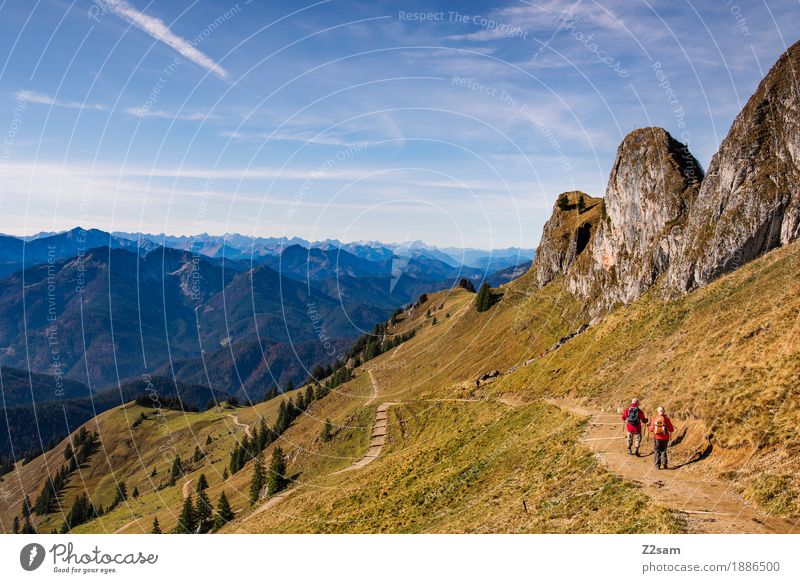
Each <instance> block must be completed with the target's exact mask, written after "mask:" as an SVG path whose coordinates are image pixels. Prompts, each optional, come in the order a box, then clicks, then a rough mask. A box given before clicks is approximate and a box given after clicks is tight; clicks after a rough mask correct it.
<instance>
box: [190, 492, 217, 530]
mask: <svg viewBox="0 0 800 583" xmlns="http://www.w3.org/2000/svg"><path fill="white" fill-rule="evenodd" d="M194 512H195V521H196V523H197V529H198V532H200V533H206V532H208V531H209V530H211V527H212V526H213V521H212V519H213V516H214V509H213V508H212V507H211V500H209V499H208V494H206V492H205V490H201V491H200V493H198V494H197V504H195V506H194Z"/></svg>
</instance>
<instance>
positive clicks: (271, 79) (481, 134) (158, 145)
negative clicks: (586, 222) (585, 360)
mask: <svg viewBox="0 0 800 583" xmlns="http://www.w3.org/2000/svg"><path fill="white" fill-rule="evenodd" d="M799 38H800V4H798V2H797V1H796V0H792V1H788V0H786V1H771V2H766V3H763V2H744V1H743V0H740V1H739V2H738V3H737V2H734V1H730V2H728V1H726V0H720V1H715V2H687V1H685V0H670V1H663V2H662V1H650V2H644V1H642V2H639V1H636V0H629V1H625V2H622V1H598V2H592V1H580V2H563V1H558V0H548V1H545V2H537V3H534V2H520V1H511V2H430V1H429V2H405V1H402V2H382V1H372V2H357V1H341V0H331V1H330V2H316V3H314V2H309V3H304V2H297V1H292V2H289V1H284V2H280V1H276V2H259V1H258V0H254V1H252V2H249V3H248V2H247V1H246V0H241V1H239V2H227V1H221V2H216V1H213V2H212V1H207V2H206V1H203V2H201V1H196V2H188V1H184V0H173V1H170V2H149V3H148V2H145V1H141V0H114V1H111V0H108V1H105V0H95V1H88V0H75V1H74V2H69V1H64V0H40V1H38V2H33V1H31V2H22V1H16V2H3V3H2V6H1V7H0V46H2V50H0V57H1V58H2V68H1V69H0V133H2V134H3V149H2V153H1V154H0V232H6V233H14V234H29V233H33V232H37V231H41V230H60V229H66V228H70V227H73V226H75V225H78V224H80V225H82V226H85V227H88V226H94V227H99V228H103V229H108V230H128V231H144V232H168V233H171V234H191V233H198V232H209V233H224V232H240V233H244V234H256V235H262V236H266V235H283V234H289V235H298V236H302V237H306V238H309V239H325V238H338V239H342V240H359V239H379V240H383V241H401V240H408V239H422V240H425V241H427V242H429V243H432V244H438V245H455V246H474V247H483V248H489V247H494V248H497V247H505V246H512V245H513V246H526V247H535V246H536V244H537V243H538V239H539V235H540V233H541V227H542V225H543V223H544V222H545V221H546V220H547V218H548V216H549V215H550V210H551V208H552V205H553V201H554V200H555V198H556V196H557V195H558V193H560V192H563V191H566V190H573V189H580V190H583V191H585V192H588V193H589V194H592V195H595V196H601V195H602V194H603V191H604V188H605V183H606V180H607V178H608V173H609V171H610V168H611V166H612V163H613V159H614V153H615V151H616V148H617V146H618V145H619V142H620V141H621V140H622V138H623V137H624V135H625V134H626V133H627V132H629V131H631V130H633V129H635V128H637V127H644V126H649V125H656V126H662V127H664V128H666V129H667V130H668V131H670V132H671V133H672V134H673V135H674V136H675V137H677V138H679V139H682V141H686V142H688V143H689V145H690V148H691V149H692V151H693V152H694V153H695V155H696V156H697V157H698V159H699V160H700V161H701V163H702V164H703V165H704V166H707V165H708V162H709V161H710V158H711V156H712V155H713V153H714V151H715V150H716V148H717V146H718V145H719V142H720V141H721V140H722V139H723V138H724V136H725V133H726V132H727V130H728V128H729V126H730V123H731V122H732V120H733V118H734V117H735V116H736V114H737V113H738V111H739V110H740V108H741V107H742V105H743V104H744V103H745V102H746V100H747V98H748V97H749V95H750V94H751V93H752V92H753V91H754V89H755V87H756V86H757V84H758V82H759V81H760V79H761V78H762V76H763V75H764V74H765V73H766V71H767V70H768V69H769V67H770V66H771V65H772V64H773V63H774V61H775V60H776V59H777V58H778V56H779V55H780V54H781V53H782V52H783V51H784V50H785V49H786V47H788V46H789V45H791V44H792V43H794V42H795V41H796V40H798V39H799Z"/></svg>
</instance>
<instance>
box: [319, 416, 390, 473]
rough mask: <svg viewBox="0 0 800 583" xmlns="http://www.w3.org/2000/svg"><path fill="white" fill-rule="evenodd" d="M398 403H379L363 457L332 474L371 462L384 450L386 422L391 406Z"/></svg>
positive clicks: (351, 469)
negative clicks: (370, 436) (370, 437)
mask: <svg viewBox="0 0 800 583" xmlns="http://www.w3.org/2000/svg"><path fill="white" fill-rule="evenodd" d="M397 404H398V403H389V402H387V403H381V404H380V405H378V410H377V412H376V413H375V425H373V426H372V439H371V440H370V442H369V447H368V448H367V451H366V452H365V453H364V457H362V458H361V459H360V460H358V461H357V462H355V463H353V464H350V465H349V466H347V467H346V468H344V469H342V470H339V471H338V472H333V474H332V475H334V476H335V475H337V474H342V473H344V472H351V471H353V470H357V469H359V468H363V467H364V466H366V465H368V464H371V463H372V462H373V461H375V459H377V457H378V456H379V455H381V451H383V446H384V445H385V444H386V424H387V423H388V420H389V407H391V406H392V405H397Z"/></svg>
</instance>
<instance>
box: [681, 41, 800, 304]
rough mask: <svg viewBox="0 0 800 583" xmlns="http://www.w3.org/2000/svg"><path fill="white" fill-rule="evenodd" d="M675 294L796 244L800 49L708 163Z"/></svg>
mask: <svg viewBox="0 0 800 583" xmlns="http://www.w3.org/2000/svg"><path fill="white" fill-rule="evenodd" d="M685 230H686V237H685V242H684V244H683V248H682V250H681V260H680V261H676V262H673V263H672V264H671V265H670V269H669V272H668V277H667V279H668V281H667V285H668V288H669V289H670V291H672V292H673V293H681V292H685V291H688V290H691V289H693V288H696V287H699V286H702V285H705V284H707V283H708V282H710V281H711V280H713V279H714V278H716V277H718V276H719V275H721V274H723V273H725V272H727V271H730V270H732V269H735V268H736V267H739V266H740V265H742V264H744V263H746V262H747V261H750V260H751V259H754V258H755V257H757V256H759V255H761V254H762V253H765V252H766V251H769V250H770V249H772V248H774V247H777V246H780V245H785V244H787V243H790V242H792V241H796V240H798V238H800V42H798V43H795V44H794V45H793V46H792V47H791V48H790V49H789V50H788V51H787V52H786V53H785V54H784V55H783V56H781V58H780V59H779V60H778V62H777V63H776V64H775V65H774V66H773V67H772V69H771V70H770V72H769V73H768V74H767V76H766V77H765V78H764V80H763V81H762V82H761V84H760V85H759V86H758V89H757V90H756V92H755V93H754V94H753V96H752V97H751V98H750V100H749V101H748V102H747V105H746V106H745V108H744V109H743V110H742V112H741V113H740V114H739V115H738V117H737V118H736V120H735V121H734V123H733V126H732V127H731V130H730V132H728V135H727V137H726V138H725V140H724V141H723V142H722V145H721V146H720V149H719V151H718V152H717V154H716V155H715V156H714V158H713V159H712V161H711V165H710V166H709V168H708V174H707V176H706V177H705V179H704V180H703V184H702V186H701V188H700V192H699V194H698V196H697V200H696V202H695V204H694V205H693V207H692V208H691V210H690V212H689V216H688V220H687V223H686V228H685Z"/></svg>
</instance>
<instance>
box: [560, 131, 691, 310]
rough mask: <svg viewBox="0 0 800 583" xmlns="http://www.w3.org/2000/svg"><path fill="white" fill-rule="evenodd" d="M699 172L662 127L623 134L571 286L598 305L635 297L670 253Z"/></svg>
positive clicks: (673, 255)
mask: <svg viewBox="0 0 800 583" xmlns="http://www.w3.org/2000/svg"><path fill="white" fill-rule="evenodd" d="M702 178H703V171H702V169H701V168H700V164H699V163H698V162H697V160H695V158H694V156H692V154H691V153H690V152H689V149H688V148H687V147H686V146H685V145H684V144H681V143H680V142H678V141H677V140H675V139H674V138H673V137H672V136H671V135H670V134H669V133H668V132H666V131H665V130H663V129H661V128H643V129H639V130H636V131H634V132H632V133H630V134H628V135H627V136H626V137H625V139H624V140H623V142H622V144H621V145H620V147H619V149H618V150H617V157H616V160H615V162H614V166H613V169H612V170H611V176H610V177H609V180H608V187H607V188H606V196H605V199H604V203H603V209H604V212H603V220H602V221H601V222H600V225H599V226H598V229H597V232H596V233H595V236H594V237H593V238H592V241H591V246H590V249H589V252H590V257H591V260H588V261H586V262H584V263H582V264H581V265H578V266H576V268H575V269H573V270H572V271H571V273H570V274H569V277H568V282H567V283H568V286H569V288H570V290H571V291H573V292H574V293H576V294H578V295H579V296H581V297H583V298H588V299H592V300H593V302H592V303H593V304H594V305H596V306H598V307H610V306H611V305H613V304H615V303H618V302H622V303H628V302H631V301H633V300H635V299H636V298H638V297H639V296H641V295H642V293H644V292H645V291H646V290H647V289H649V288H650V287H651V286H652V285H653V283H655V281H656V280H657V279H658V277H659V276H660V275H661V274H662V273H664V272H665V271H666V270H667V268H668V267H669V265H670V264H671V263H672V261H674V260H675V258H676V256H677V253H678V249H679V247H680V244H681V238H682V233H683V224H684V222H685V219H686V216H687V213H688V210H689V208H691V206H692V204H693V203H694V200H695V198H696V196H697V191H698V188H699V185H700V181H701V180H702Z"/></svg>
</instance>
